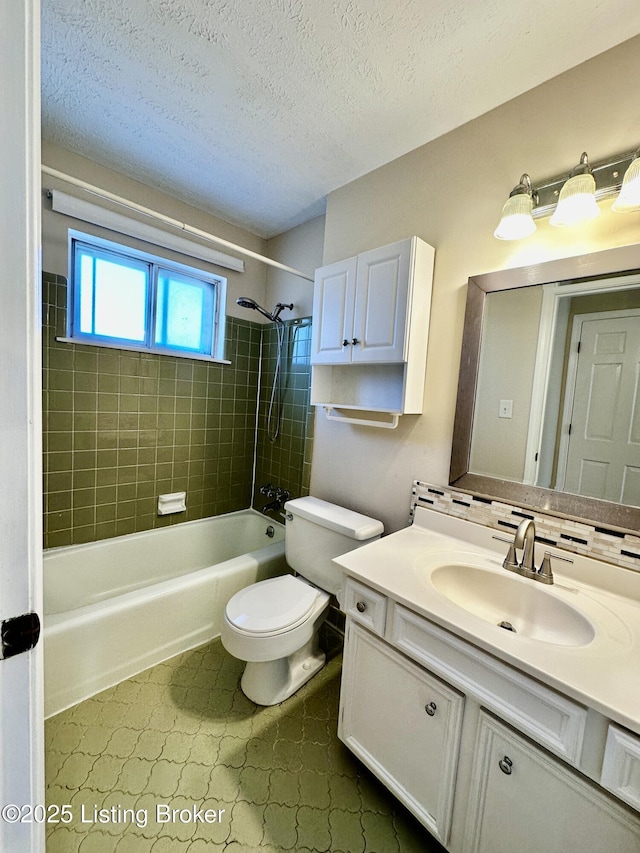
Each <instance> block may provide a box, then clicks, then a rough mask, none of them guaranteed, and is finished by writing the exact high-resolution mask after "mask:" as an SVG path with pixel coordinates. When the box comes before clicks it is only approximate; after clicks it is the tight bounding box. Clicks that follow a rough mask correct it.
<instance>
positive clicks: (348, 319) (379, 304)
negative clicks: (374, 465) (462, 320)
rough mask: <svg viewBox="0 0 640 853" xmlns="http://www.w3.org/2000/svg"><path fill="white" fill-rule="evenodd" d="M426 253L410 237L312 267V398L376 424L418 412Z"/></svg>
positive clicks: (427, 290)
mask: <svg viewBox="0 0 640 853" xmlns="http://www.w3.org/2000/svg"><path fill="white" fill-rule="evenodd" d="M433 260H434V250H433V248H432V247H431V246H429V245H428V244H427V243H425V242H424V241H422V240H420V239H419V238H418V237H412V238H409V239H406V240H401V241H399V242H397V243H392V244H390V245H388V246H383V247H381V248H378V249H373V250H372V251H369V252H364V253H362V254H361V255H358V256H357V257H353V258H348V259H347V260H345V261H339V262H337V263H334V264H330V265H328V266H326V267H322V268H321V269H319V270H317V271H316V275H315V286H314V303H313V338H312V343H311V363H312V365H313V371H312V384H311V402H312V404H314V405H318V406H324V407H325V408H326V409H327V411H328V413H329V415H330V416H332V417H334V418H336V419H341V420H345V419H350V420H353V416H352V417H351V418H348V416H346V415H344V414H340V412H343V411H345V410H346V411H351V412H358V411H359V412H369V413H373V415H369V416H368V417H367V416H366V415H365V416H361V417H360V418H359V420H360V422H362V423H364V422H367V423H368V424H369V425H377V426H385V425H389V421H388V420H385V418H384V417H380V415H384V414H385V413H387V414H388V415H390V416H392V418H391V420H392V421H393V422H392V424H391V425H393V426H395V425H396V424H397V416H398V415H400V414H407V413H413V414H419V413H421V412H422V402H423V396H424V377H425V368H426V355H427V340H428V332H429V314H430V307H431V284H432V279H433ZM332 413H333V414H332ZM336 413H337V414H336ZM376 413H377V417H376ZM393 416H395V417H393Z"/></svg>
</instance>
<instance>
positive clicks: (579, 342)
mask: <svg viewBox="0 0 640 853" xmlns="http://www.w3.org/2000/svg"><path fill="white" fill-rule="evenodd" d="M581 346H582V341H578V346H577V348H576V352H580V347H581Z"/></svg>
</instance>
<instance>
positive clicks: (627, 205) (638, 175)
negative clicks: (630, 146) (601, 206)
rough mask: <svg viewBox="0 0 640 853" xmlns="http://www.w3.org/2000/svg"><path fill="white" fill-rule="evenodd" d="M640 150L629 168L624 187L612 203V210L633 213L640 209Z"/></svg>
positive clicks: (623, 182) (623, 183)
mask: <svg viewBox="0 0 640 853" xmlns="http://www.w3.org/2000/svg"><path fill="white" fill-rule="evenodd" d="M639 154H640V152H636V156H635V159H634V160H632V161H631V165H630V166H629V168H628V169H627V171H626V172H625V175H624V179H623V181H622V187H621V189H620V194H619V196H618V198H617V199H616V200H615V201H614V203H613V204H612V205H611V210H615V212H616V213H631V212H632V211H634V210H640V156H638V155H639Z"/></svg>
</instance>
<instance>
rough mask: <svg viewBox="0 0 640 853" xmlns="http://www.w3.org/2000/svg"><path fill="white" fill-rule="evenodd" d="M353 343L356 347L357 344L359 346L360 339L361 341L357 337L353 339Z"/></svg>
mask: <svg viewBox="0 0 640 853" xmlns="http://www.w3.org/2000/svg"><path fill="white" fill-rule="evenodd" d="M351 343H352V344H353V345H354V347H355V346H357V345H358V344H359V343H360V341H359V340H358V339H357V338H354V339H353V340H352V341H351Z"/></svg>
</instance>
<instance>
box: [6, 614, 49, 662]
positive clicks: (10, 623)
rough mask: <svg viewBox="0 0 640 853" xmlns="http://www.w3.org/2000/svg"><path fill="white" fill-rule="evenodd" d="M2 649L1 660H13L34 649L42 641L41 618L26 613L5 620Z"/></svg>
mask: <svg viewBox="0 0 640 853" xmlns="http://www.w3.org/2000/svg"><path fill="white" fill-rule="evenodd" d="M0 638H1V643H2V649H1V654H0V658H11V657H14V655H20V654H22V652H28V651H29V650H30V649H33V648H34V647H35V646H36V645H37V643H38V640H39V639H40V618H39V617H38V614H37V613H24V614H23V615H22V616H15V617H13V618H12V619H5V620H4V621H3V622H2V625H1V626H0Z"/></svg>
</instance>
